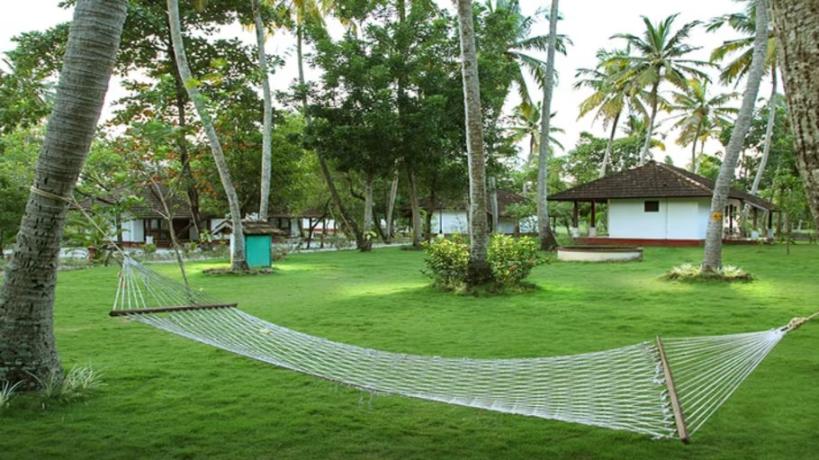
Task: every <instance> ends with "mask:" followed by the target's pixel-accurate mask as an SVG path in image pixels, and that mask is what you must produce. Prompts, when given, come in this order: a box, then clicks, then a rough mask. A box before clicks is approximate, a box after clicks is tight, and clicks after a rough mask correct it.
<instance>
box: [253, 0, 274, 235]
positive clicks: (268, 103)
mask: <svg viewBox="0 0 819 460" xmlns="http://www.w3.org/2000/svg"><path fill="white" fill-rule="evenodd" d="M250 6H251V9H252V10H253V26H254V28H255V31H256V49H257V52H258V56H259V73H260V74H261V75H260V76H261V79H262V97H263V98H264V105H263V107H264V109H263V110H264V115H263V116H262V119H263V121H262V178H261V196H260V197H259V219H260V220H263V221H266V220H267V215H268V211H269V208H270V174H271V167H272V164H271V163H272V152H271V150H272V149H271V142H272V140H271V138H272V135H273V133H272V130H273V100H272V97H271V95H270V78H269V70H268V67H267V52H266V51H265V41H266V40H265V36H266V35H267V31H266V29H265V26H264V21H262V11H261V5H260V4H259V0H250Z"/></svg>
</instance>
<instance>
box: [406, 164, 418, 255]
mask: <svg viewBox="0 0 819 460" xmlns="http://www.w3.org/2000/svg"><path fill="white" fill-rule="evenodd" d="M408 166H409V165H408ZM407 185H409V192H410V212H411V213H412V247H414V248H416V249H417V248H420V247H421V205H420V204H419V203H418V181H417V180H416V178H415V170H414V169H413V168H412V166H409V167H408V168H407Z"/></svg>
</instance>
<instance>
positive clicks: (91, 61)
mask: <svg viewBox="0 0 819 460" xmlns="http://www.w3.org/2000/svg"><path fill="white" fill-rule="evenodd" d="M127 3H128V2H127V1H126V0H79V1H78V2H77V5H76V7H75V9H74V20H73V22H72V23H71V28H70V31H69V36H68V44H67V46H66V51H65V56H64V58H63V68H62V72H61V73H60V81H59V84H58V85H57V93H56V99H55V101H54V109H53V111H52V113H51V118H50V119H49V121H48V125H47V127H46V135H45V139H44V141H43V147H42V151H41V154H40V157H39V159H38V160H37V171H36V176H35V180H34V185H33V186H32V188H31V191H32V193H31V194H30V195H29V197H28V203H27V205H26V213H25V215H24V216H23V219H22V221H21V223H20V231H19V233H18V235H17V246H16V248H15V250H14V255H13V256H12V259H11V262H10V263H9V265H8V268H7V269H6V277H5V281H4V284H3V288H2V290H0V381H2V382H12V383H17V382H25V383H26V386H29V387H33V386H35V385H36V384H37V381H45V380H46V379H48V378H49V377H51V376H56V377H57V378H59V377H60V376H61V368H60V360H59V357H58V355H57V349H56V346H55V343H54V325H53V309H54V287H55V285H56V281H57V258H58V256H59V252H60V240H61V239H62V235H63V224H64V223H65V214H66V210H67V208H68V203H69V202H70V201H71V198H70V197H71V196H72V194H73V191H74V185H75V184H76V182H77V177H78V176H79V174H80V170H81V169H82V166H83V163H84V162H85V158H86V156H87V155H88V150H89V148H90V147H91V141H92V139H93V138H94V134H95V132H96V127H97V122H98V121H99V117H100V113H101V112H102V106H103V103H104V102H105V94H106V92H107V90H108V81H109V80H110V78H111V72H112V70H113V68H114V61H115V58H116V54H117V49H118V48H119V42H120V35H121V34H122V25H123V24H124V23H125V16H126V11H127V9H126V8H127Z"/></svg>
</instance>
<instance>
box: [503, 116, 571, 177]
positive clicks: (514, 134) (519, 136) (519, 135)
mask: <svg viewBox="0 0 819 460" xmlns="http://www.w3.org/2000/svg"><path fill="white" fill-rule="evenodd" d="M556 114H557V113H556V112H552V116H551V117H552V118H554V117H555V115H556ZM563 132H564V131H563V129H561V128H558V127H557V126H552V125H551V124H550V126H549V133H550V134H549V143H550V144H553V145H556V146H558V147H560V148H561V149H563V148H564V147H563V144H561V143H560V141H558V140H557V139H556V138H555V137H554V135H553V134H554V133H563ZM509 135H510V136H511V139H512V141H514V142H515V143H517V142H521V141H523V140H525V139H528V140H529V157H528V159H527V161H526V162H527V163H528V164H533V163H534V162H535V160H536V158H537V156H536V155H537V152H538V150H539V149H540V107H539V106H536V105H534V106H533V105H528V104H519V105H518V106H516V107H515V108H514V112H513V114H512V125H511V126H510V127H509Z"/></svg>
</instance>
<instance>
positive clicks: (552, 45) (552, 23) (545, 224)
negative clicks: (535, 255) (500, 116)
mask: <svg viewBox="0 0 819 460" xmlns="http://www.w3.org/2000/svg"><path fill="white" fill-rule="evenodd" d="M557 11H558V0H552V7H551V9H550V10H549V48H548V50H547V54H546V69H545V79H546V81H545V82H544V83H543V104H542V106H541V111H540V146H539V147H540V148H539V152H538V165H537V226H538V231H537V233H538V238H540V248H541V249H543V250H552V249H554V248H555V247H556V246H557V241H556V240H555V236H554V234H552V227H551V225H549V201H548V198H549V154H550V153H551V152H550V148H549V133H550V132H551V129H550V128H549V124H550V123H551V118H552V117H551V114H552V110H551V109H552V89H553V86H554V77H555V49H556V47H557V19H558V12H557Z"/></svg>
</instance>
